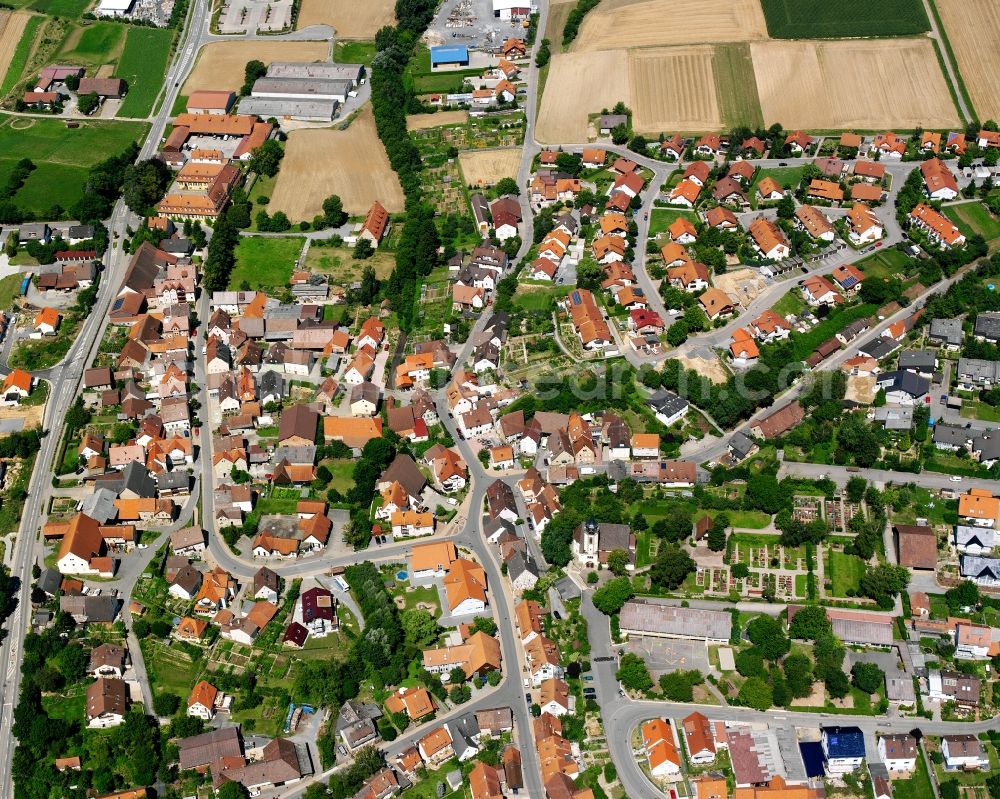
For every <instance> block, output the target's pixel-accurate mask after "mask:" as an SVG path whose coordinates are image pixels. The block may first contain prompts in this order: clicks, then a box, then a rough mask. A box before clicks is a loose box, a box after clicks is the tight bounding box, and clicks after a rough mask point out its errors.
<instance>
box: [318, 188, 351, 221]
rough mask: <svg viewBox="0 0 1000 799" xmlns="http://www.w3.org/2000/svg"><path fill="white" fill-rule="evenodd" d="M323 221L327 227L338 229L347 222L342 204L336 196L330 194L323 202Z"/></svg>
mask: <svg viewBox="0 0 1000 799" xmlns="http://www.w3.org/2000/svg"><path fill="white" fill-rule="evenodd" d="M323 221H324V222H325V223H326V224H327V226H329V227H340V226H341V225H343V224H344V222H346V221H347V214H346V213H345V212H344V204H343V203H342V202H341V200H340V197H339V196H337V195H336V194H331V195H330V196H329V197H327V198H326V199H325V200H323Z"/></svg>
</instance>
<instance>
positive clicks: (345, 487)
mask: <svg viewBox="0 0 1000 799" xmlns="http://www.w3.org/2000/svg"><path fill="white" fill-rule="evenodd" d="M325 464H326V468H327V469H329V470H330V472H331V473H332V474H333V479H332V480H331V481H330V488H336V489H337V490H338V491H339V492H340V493H342V494H343V493H345V492H347V491H349V490H350V489H351V488H353V487H354V478H353V477H352V475H353V474H354V461H353V460H334V461H326V462H325Z"/></svg>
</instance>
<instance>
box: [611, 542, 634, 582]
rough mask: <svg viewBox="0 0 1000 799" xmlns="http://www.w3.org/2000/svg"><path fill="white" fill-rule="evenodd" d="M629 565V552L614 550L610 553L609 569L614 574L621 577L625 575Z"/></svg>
mask: <svg viewBox="0 0 1000 799" xmlns="http://www.w3.org/2000/svg"><path fill="white" fill-rule="evenodd" d="M628 565H629V557H628V552H626V551H625V550H624V549H612V550H611V551H610V552H609V553H608V568H609V569H610V570H611V573H612V574H615V575H618V576H619V577H620V576H621V575H623V574H625V572H626V570H627V569H628Z"/></svg>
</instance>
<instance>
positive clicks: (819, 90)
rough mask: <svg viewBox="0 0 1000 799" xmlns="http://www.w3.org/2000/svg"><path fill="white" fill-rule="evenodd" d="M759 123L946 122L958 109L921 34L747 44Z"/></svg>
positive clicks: (953, 121) (877, 125) (875, 125)
mask: <svg viewBox="0 0 1000 799" xmlns="http://www.w3.org/2000/svg"><path fill="white" fill-rule="evenodd" d="M750 51H751V54H752V56H753V65H754V71H755V72H756V75H757V92H758V94H759V96H760V105H761V109H762V111H763V112H764V122H765V124H767V125H770V124H772V123H774V122H780V123H781V124H782V125H784V126H785V128H788V129H792V128H812V129H817V128H821V129H822V128H829V129H840V128H862V129H865V128H867V129H879V130H882V129H886V128H902V129H907V128H915V127H922V128H932V129H933V128H946V127H951V126H953V125H957V124H958V114H957V112H956V110H955V106H954V103H952V100H951V95H950V94H949V93H948V86H947V84H946V83H945V80H944V76H943V75H942V74H941V69H940V67H939V66H938V61H937V56H936V55H935V53H934V47H933V45H932V43H931V41H930V40H929V39H872V40H845V41H829V42H819V41H810V42H806V41H782V42H779V41H770V42H754V43H752V44H751V45H750Z"/></svg>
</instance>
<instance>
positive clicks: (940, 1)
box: [935, 0, 1000, 119]
mask: <svg viewBox="0 0 1000 799" xmlns="http://www.w3.org/2000/svg"><path fill="white" fill-rule="evenodd" d="M935 3H936V6H937V13H938V16H939V17H940V18H941V24H942V25H943V26H944V33H945V35H946V36H947V37H948V43H949V44H950V45H951V50H952V52H953V53H954V54H955V60H956V61H957V62H958V68H959V70H960V71H961V73H962V74H961V77H960V78H959V79H960V80H962V81H964V83H965V88H966V89H967V90H968V92H969V95H970V99H971V100H972V104H973V107H974V108H975V111H974V114H973V115H974V116H976V117H978V118H980V119H996V118H998V117H1000V84H998V83H997V79H996V66H995V63H996V54H997V53H998V52H1000V5H998V4H997V3H995V2H994V0H935Z"/></svg>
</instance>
